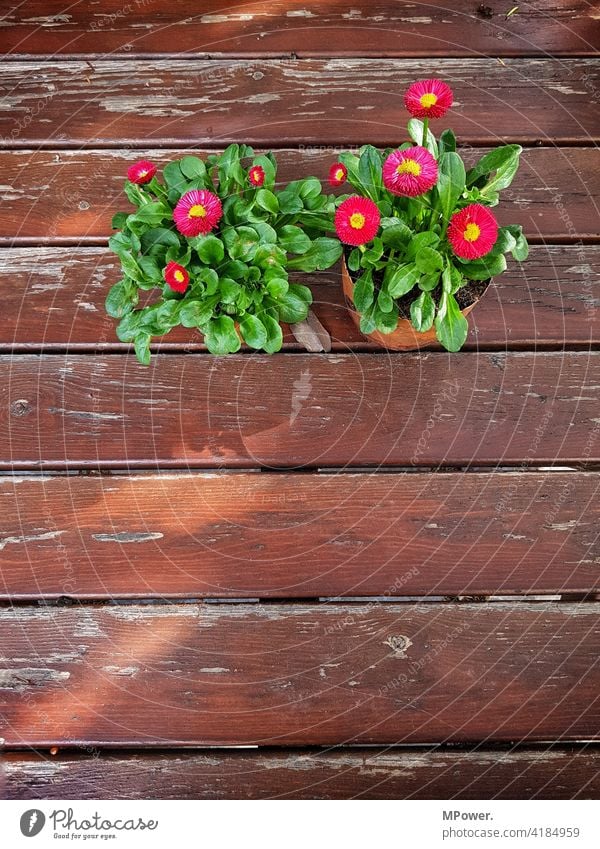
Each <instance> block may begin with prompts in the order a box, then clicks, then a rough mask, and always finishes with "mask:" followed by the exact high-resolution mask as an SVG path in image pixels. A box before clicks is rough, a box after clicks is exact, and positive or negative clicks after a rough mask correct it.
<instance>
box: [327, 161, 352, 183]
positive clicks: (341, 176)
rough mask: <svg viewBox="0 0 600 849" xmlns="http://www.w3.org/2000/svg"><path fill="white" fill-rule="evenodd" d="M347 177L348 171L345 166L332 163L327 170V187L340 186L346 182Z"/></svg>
mask: <svg viewBox="0 0 600 849" xmlns="http://www.w3.org/2000/svg"><path fill="white" fill-rule="evenodd" d="M347 176H348V169H347V168H346V166H345V165H344V164H343V163H342V162H334V163H333V165H332V166H331V168H330V169H329V185H330V186H341V185H342V183H345V182H346V177H347Z"/></svg>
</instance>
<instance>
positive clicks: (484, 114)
mask: <svg viewBox="0 0 600 849" xmlns="http://www.w3.org/2000/svg"><path fill="white" fill-rule="evenodd" d="M125 7H126V8H125ZM510 7H511V4H510V3H505V2H504V3H501V2H499V0H489V2H488V3H486V4H481V5H478V4H477V3H476V2H475V0H473V2H450V0H439V2H438V3H436V4H435V5H429V4H419V3H417V4H405V3H403V2H394V0H370V2H364V0H356V2H353V3H352V4H348V3H346V2H345V0H344V2H342V0H329V2H326V3H315V2H312V0H306V2H304V0H303V2H302V3H291V2H281V0H273V2H270V3H269V4H268V6H267V4H259V3H242V4H240V5H238V6H236V7H235V9H233V7H232V6H231V4H230V3H225V2H223V0H214V2H212V3H210V4H208V3H197V2H192V0H170V2H169V3H166V2H162V0H147V2H141V0H140V2H132V3H130V4H125V5H124V4H123V3H122V2H121V0H102V2H101V3H95V4H91V3H84V2H75V3H73V4H70V5H68V6H67V5H66V4H63V3H60V2H52V0H25V2H22V3H20V4H19V5H18V6H16V4H15V8H14V10H13V11H12V12H9V14H8V15H7V17H6V18H4V21H3V22H2V24H1V25H0V30H1V31H2V42H1V43H2V45H3V49H4V50H5V51H6V53H7V55H6V56H5V57H4V60H3V66H2V89H3V94H2V96H3V99H2V112H1V114H0V126H1V133H0V135H1V137H2V149H1V151H0V173H1V174H2V178H1V180H0V182H1V183H2V187H1V190H0V191H1V194H2V204H1V205H0V225H1V226H0V233H1V236H0V238H1V239H2V248H1V250H2V253H1V257H2V262H1V264H0V287H1V293H2V301H1V302H2V317H1V321H0V348H1V351H0V353H1V356H0V373H1V375H0V376H1V379H0V397H1V401H2V403H1V408H0V409H1V415H0V431H1V435H2V451H1V452H0V465H1V467H2V470H3V471H2V477H1V479H0V506H1V507H2V511H1V514H0V515H1V519H0V558H1V560H0V564H1V581H0V598H1V604H2V607H1V609H0V653H1V660H0V736H1V737H2V738H3V739H4V746H5V749H4V752H3V758H2V760H3V766H4V788H3V794H4V796H5V797H8V798H17V799H25V798H31V799H34V798H86V797H87V798H128V797H135V798H139V797H141V798H227V797H233V798H239V797H243V798H249V797H251V798H256V797H259V798H266V797H277V798H285V797H310V798H335V797H338V798H348V797H355V796H356V797H360V798H368V797H382V798H395V797H399V798H403V797H410V798H436V797H437V798H451V797H452V798H485V797H489V798H497V797H505V798H511V797H512V798H514V797H517V798H519V797H526V798H528V797H536V796H538V797H557V798H558V797H565V798H570V797H575V796H594V795H596V796H597V795H598V793H599V792H600V773H599V769H600V750H599V749H598V748H597V747H596V745H595V743H597V742H598V740H599V738H600V705H599V696H600V674H599V670H598V655H599V650H600V620H599V617H598V612H599V609H600V604H599V602H598V600H597V598H598V597H597V596H596V595H595V593H597V592H598V587H599V580H598V576H599V572H600V546H599V544H598V530H599V512H600V510H599V503H598V498H597V493H598V483H599V479H598V464H599V463H600V403H599V402H600V352H599V350H598V349H599V343H600V315H599V312H598V310H599V308H600V297H599V292H600V289H599V288H598V283H599V280H598V259H599V255H600V244H599V241H600V239H599V232H600V230H599V215H598V209H597V205H596V202H597V198H598V195H599V193H600V169H599V168H598V153H597V150H596V149H595V148H594V143H595V142H597V141H598V137H599V136H600V122H599V120H598V101H599V97H600V94H599V92H600V80H599V77H598V73H597V72H598V60H597V58H596V55H597V54H596V51H597V48H598V44H599V43H600V35H599V27H598V20H597V17H598V16H597V15H595V14H594V13H593V5H591V4H589V3H587V2H584V0H571V1H570V2H568V3H567V2H564V0H558V2H557V0H553V2H550V0H540V2H536V3H525V4H523V3H521V4H519V6H518V9H517V11H516V12H513V13H512V14H511V15H507V12H508V11H509V9H510ZM432 75H436V76H440V77H442V78H443V79H446V80H447V81H448V82H450V83H451V85H452V87H453V88H454V90H455V93H456V99H457V101H458V102H457V104H456V107H455V108H454V109H453V110H452V113H451V115H450V116H449V120H451V122H452V124H453V126H454V127H455V129H456V130H457V132H458V133H459V135H460V138H461V140H462V142H463V143H464V144H465V145H466V146H467V148H468V146H470V147H471V148H472V149H471V150H467V155H468V157H469V158H471V159H472V158H473V157H475V156H477V155H478V154H479V153H480V149H481V148H485V147H487V146H489V145H492V144H497V143H498V142H500V141H511V142H519V143H521V144H523V145H524V146H525V147H526V151H525V153H524V156H523V166H522V170H521V172H520V174H519V176H518V179H517V180H516V182H515V183H514V185H513V187H512V188H511V189H510V191H509V192H507V195H508V198H507V202H506V203H505V204H504V206H503V207H502V211H501V217H502V219H503V220H504V221H507V222H508V221H520V222H522V223H523V224H524V226H525V229H526V232H527V235H528V237H529V238H530V240H531V242H532V244H533V248H532V251H531V256H530V259H529V260H528V261H527V262H526V263H524V264H523V265H522V266H519V265H518V264H517V263H514V262H511V267H510V271H509V273H507V274H506V275H505V276H504V277H503V278H502V280H499V281H498V282H497V283H496V284H495V285H494V287H493V288H492V290H491V291H490V292H489V294H488V295H487V296H486V299H485V301H484V302H483V303H482V304H481V305H480V307H479V308H478V309H477V310H476V311H475V313H474V314H473V316H472V320H471V332H470V335H469V339H468V343H467V345H466V347H465V349H464V351H463V352H462V353H460V354H456V355H448V354H446V353H445V352H442V351H441V350H434V351H429V352H426V353H421V354H405V355H400V354H388V353H386V352H382V351H376V350H373V349H372V348H371V347H370V345H369V343H368V342H366V341H365V340H364V339H362V338H361V337H360V336H359V335H358V334H357V332H356V331H355V330H354V328H353V325H352V324H351V322H350V320H349V318H348V316H347V314H346V312H345V308H344V306H343V303H342V299H341V286H340V279H339V269H333V270H332V271H330V272H329V273H327V274H322V275H316V276H314V278H313V279H312V280H311V281H310V283H311V285H312V286H313V290H314V292H315V300H316V307H315V309H316V312H317V315H318V316H319V318H320V319H321V321H322V322H323V324H324V325H325V326H326V327H327V329H328V330H329V332H330V333H331V335H332V337H333V350H332V352H331V354H329V355H316V354H313V355H311V354H307V353H305V352H303V351H302V350H301V349H300V347H299V345H298V344H297V343H296V342H295V340H294V339H293V337H292V336H291V335H290V334H289V333H288V334H287V335H286V344H285V352H284V353H283V354H281V355H278V356H275V357H272V358H269V357H266V356H260V355H256V354H248V353H242V354H240V355H238V356H231V357H227V358H222V359H215V358H212V357H210V356H207V355H206V353H205V352H204V350H203V347H202V344H201V340H200V339H199V337H198V336H197V335H194V334H192V332H191V331H180V332H177V333H173V334H172V335H171V336H169V337H168V338H167V339H166V340H165V341H164V342H163V343H162V344H161V345H160V346H159V347H158V348H157V351H158V353H157V355H156V356H155V357H154V358H153V361H152V365H151V366H150V368H144V367H142V366H140V365H138V364H137V363H136V362H135V359H134V357H133V355H132V354H131V353H130V352H129V350H128V349H127V348H126V347H125V346H123V345H122V344H120V343H118V341H116V337H115V335H114V329H113V322H112V321H111V320H109V319H106V318H105V316H104V312H103V302H104V298H105V295H106V292H107V290H108V287H109V285H110V284H111V282H114V281H115V280H116V279H117V273H118V272H117V268H116V265H115V259H114V257H112V256H111V254H110V253H109V251H108V249H107V246H106V242H107V236H108V234H109V229H110V218H111V215H112V213H113V212H114V211H115V210H116V209H118V208H121V207H122V204H123V200H122V197H121V187H122V184H123V178H124V174H125V171H126V168H127V166H128V165H129V164H130V163H131V162H133V161H135V160H136V159H138V158H140V156H142V154H143V157H144V158H150V159H153V160H155V161H157V162H165V161H166V160H168V159H170V158H172V157H174V156H176V155H178V154H179V153H180V152H181V151H184V150H189V149H190V148H194V149H199V150H205V149H209V148H210V149H213V148H220V147H222V146H224V145H225V144H226V143H228V142H230V141H246V142H250V143H252V144H255V145H256V146H257V147H259V148H264V147H267V148H268V147H275V148H279V149H280V158H281V161H282V168H281V171H282V177H283V178H288V177H291V176H296V174H297V167H301V168H302V169H303V170H304V172H305V173H306V172H307V171H311V172H312V173H314V174H316V175H318V176H320V177H321V178H323V177H324V176H325V175H326V173H327V169H328V166H329V164H330V163H331V162H332V161H333V160H334V158H335V150H336V149H337V148H339V147H344V146H346V145H355V144H360V143H362V142H365V141H370V142H372V143H375V144H378V145H386V144H394V143H398V142H400V141H402V140H403V139H404V138H405V129H404V127H405V122H406V113H405V111H404V109H403V106H402V95H403V92H404V90H405V88H406V86H407V84H408V83H409V82H411V81H413V80H415V79H418V78H421V77H427V76H432ZM439 124H440V126H439V128H442V127H443V126H445V125H446V122H445V121H441V122H439ZM357 744H358V745H357ZM409 744H410V745H409ZM208 747H210V748H208ZM215 747H216V748H215ZM236 747H237V748H236ZM240 747H243V748H240Z"/></svg>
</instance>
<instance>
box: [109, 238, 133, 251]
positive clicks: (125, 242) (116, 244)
mask: <svg viewBox="0 0 600 849" xmlns="http://www.w3.org/2000/svg"><path fill="white" fill-rule="evenodd" d="M108 247H109V248H110V249H111V251H113V252H114V253H116V254H117V256H119V257H120V256H121V255H122V254H130V253H131V251H132V249H133V244H132V240H131V236H130V235H128V234H127V233H115V234H114V236H111V237H110V239H109V240H108Z"/></svg>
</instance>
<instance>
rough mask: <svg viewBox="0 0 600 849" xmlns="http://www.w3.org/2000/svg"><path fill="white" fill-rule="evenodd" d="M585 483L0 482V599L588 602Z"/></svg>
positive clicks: (531, 476) (591, 532) (301, 479)
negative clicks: (552, 598) (568, 597)
mask: <svg viewBox="0 0 600 849" xmlns="http://www.w3.org/2000/svg"><path fill="white" fill-rule="evenodd" d="M599 490H600V478H599V477H598V475H597V474H592V473H588V474H582V473H557V472H546V473H533V472H529V473H527V474H519V473H505V474H459V473H453V474H439V473H438V474H395V475H393V474H388V475H373V474H371V475H368V474H342V475H339V474H338V475H334V474H320V475H312V474H311V475H265V474H227V475H215V474H188V475H186V474H178V475H159V476H156V475H151V476H145V475H141V476H135V477H121V476H115V475H112V476H110V477H54V478H43V479H40V478H37V477H32V478H17V479H15V478H14V477H6V478H0V505H1V506H2V525H1V533H0V551H1V552H2V577H1V579H0V597H1V598H4V599H9V600H13V601H16V600H34V599H36V598H57V597H62V596H68V597H70V598H76V599H107V598H124V597H129V598H139V597H141V596H142V595H144V596H153V597H165V598H174V597H193V598H200V597H217V598H220V597H230V598H240V597H241V598H267V597H270V598H289V597H297V598H301V597H305V598H311V597H319V596H367V595H373V596H384V597H393V596H398V597H400V596H427V595H434V596H440V595H446V596H448V595H450V596H458V595H504V594H511V593H517V594H524V593H534V594H535V593H537V594H539V593H551V594H554V593H560V592H572V593H573V592H577V593H582V594H585V593H591V592H593V591H594V590H595V591H600V543H599V542H598V540H597V538H596V537H597V528H598V527H599V526H600V504H599V502H598V497H597V496H598V492H599Z"/></svg>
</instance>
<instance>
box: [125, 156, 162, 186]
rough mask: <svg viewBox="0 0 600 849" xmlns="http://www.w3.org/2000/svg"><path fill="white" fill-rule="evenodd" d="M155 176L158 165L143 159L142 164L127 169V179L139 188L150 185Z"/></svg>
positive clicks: (138, 163)
mask: <svg viewBox="0 0 600 849" xmlns="http://www.w3.org/2000/svg"><path fill="white" fill-rule="evenodd" d="M155 174H156V165H155V164H154V162H149V161H148V160H147V159H142V161H141V162H136V163H135V165H130V166H129V168H128V169H127V179H128V180H129V182H130V183H137V184H138V186H142V185H143V184H144V183H149V182H150V180H151V179H152V178H153V177H154V175H155Z"/></svg>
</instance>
